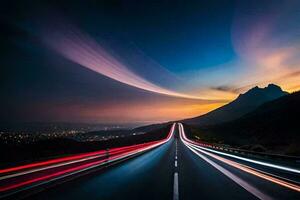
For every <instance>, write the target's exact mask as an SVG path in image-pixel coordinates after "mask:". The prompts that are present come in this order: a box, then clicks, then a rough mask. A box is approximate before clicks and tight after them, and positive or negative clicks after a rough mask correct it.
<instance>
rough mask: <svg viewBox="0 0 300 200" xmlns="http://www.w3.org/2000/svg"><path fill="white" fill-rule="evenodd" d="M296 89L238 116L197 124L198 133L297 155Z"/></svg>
mask: <svg viewBox="0 0 300 200" xmlns="http://www.w3.org/2000/svg"><path fill="white" fill-rule="evenodd" d="M299 116H300V91H298V92H295V93H292V94H289V95H285V96H283V97H281V98H278V99H276V100H273V101H269V102H267V103H264V104H262V105H261V106H259V107H258V108H257V109H255V110H254V111H252V112H250V113H248V114H246V115H244V116H242V117H240V118H239V119H236V120H233V121H230V122H226V123H222V124H217V125H212V126H206V127H201V128H200V129H198V133H201V134H202V135H201V134H200V135H198V137H202V138H205V137H206V136H208V135H209V137H211V138H214V139H216V140H218V141H223V143H226V144H233V145H236V146H243V145H247V146H249V147H251V146H252V147H253V146H254V145H261V146H262V147H264V148H266V149H268V150H273V151H274V152H279V153H286V154H293V155H298V156H299V155H300V149H299V148H298V147H299V146H300V126H299V124H298V123H299Z"/></svg>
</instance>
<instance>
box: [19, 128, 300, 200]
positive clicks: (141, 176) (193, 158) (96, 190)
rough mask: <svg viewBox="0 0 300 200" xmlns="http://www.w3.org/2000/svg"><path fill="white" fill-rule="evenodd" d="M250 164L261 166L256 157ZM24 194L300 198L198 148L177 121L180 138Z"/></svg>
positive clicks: (46, 196)
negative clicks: (187, 139)
mask: <svg viewBox="0 0 300 200" xmlns="http://www.w3.org/2000/svg"><path fill="white" fill-rule="evenodd" d="M201 156H202V157H201ZM227 159H228V158H227ZM234 161H235V162H236V160H234ZM249 166H251V167H256V166H255V165H253V164H251V163H250V164H249ZM295 184H296V185H297V183H295V182H294V185H295ZM23 197H24V198H25V199H41V200H45V199H51V200H52V199H88V200H93V199H97V200H98V199H103V200H106V199H107V200H110V199H130V200H133V199H137V200H141V199H143V200H144V199H149V200H150V199H151V200H153V199H164V200H166V199H174V200H176V199H184V200H186V199H230V200H231V199H243V200H244V199H300V192H299V191H296V190H295V189H290V188H287V187H285V186H282V185H279V184H277V183H274V182H271V181H269V180H266V179H264V178H261V177H258V176H256V175H253V174H250V173H246V172H245V171H242V170H240V169H237V168H235V167H233V166H230V165H227V164H226V163H224V162H221V161H220V160H218V159H216V158H213V157H211V156H209V155H207V154H203V153H201V152H200V151H195V150H194V151H192V150H191V149H189V148H188V147H187V145H186V143H184V142H183V141H182V138H181V137H179V129H178V126H177V127H176V130H175V137H174V138H172V139H171V140H170V141H168V142H167V143H166V144H164V145H162V146H159V147H157V148H155V149H153V150H151V151H149V152H146V153H144V154H142V155H140V156H138V157H135V158H131V159H129V160H127V161H123V162H121V163H119V164H117V165H114V166H110V167H107V168H105V169H101V170H99V171H97V172H93V173H90V174H88V175H85V176H82V177H80V178H77V179H75V180H72V181H67V182H65V183H62V184H59V185H56V186H53V187H50V188H46V189H44V190H42V191H39V192H37V193H33V194H30V195H28V196H26V197H25V196H23Z"/></svg>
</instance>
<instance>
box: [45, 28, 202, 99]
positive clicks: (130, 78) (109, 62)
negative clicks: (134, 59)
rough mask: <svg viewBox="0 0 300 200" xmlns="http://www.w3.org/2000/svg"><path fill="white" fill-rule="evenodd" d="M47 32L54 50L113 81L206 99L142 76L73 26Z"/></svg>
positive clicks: (170, 94) (49, 43)
mask: <svg viewBox="0 0 300 200" xmlns="http://www.w3.org/2000/svg"><path fill="white" fill-rule="evenodd" d="M49 32H50V31H47V33H45V34H44V40H45V42H46V44H48V45H49V46H50V47H51V48H53V49H54V50H56V51H57V52H58V53H59V54H61V55H62V56H64V57H65V58H67V59H69V60H71V61H73V62H74V63H77V64H79V65H81V66H83V67H86V68H88V69H90V70H92V71H94V72H97V73H99V74H102V75H104V76H107V77H109V78H112V79H114V80H116V81H119V82H121V83H124V84H127V85H130V86H133V87H136V88H139V89H143V90H146V91H150V92H154V93H158V94H163V95H168V96H175V97H181V98H188V99H200V100H201V99H202V98H201V97H200V96H194V95H189V94H184V93H180V92H177V91H173V90H170V89H167V88H164V87H161V86H159V85H157V84H155V83H153V82H150V81H148V80H146V79H145V78H143V77H141V76H139V75H138V74H137V73H135V72H134V70H131V69H130V66H127V65H126V64H125V63H122V62H121V61H120V60H118V59H117V58H115V57H114V56H113V55H111V54H110V53H108V51H106V50H105V49H104V48H103V47H102V46H101V45H100V44H99V43H98V42H97V41H96V40H94V39H93V38H92V37H90V36H89V35H88V34H84V33H82V32H81V31H79V30H78V29H76V28H74V27H73V26H68V27H67V28H63V29H59V28H58V29H57V28H56V31H51V32H50V33H49Z"/></svg>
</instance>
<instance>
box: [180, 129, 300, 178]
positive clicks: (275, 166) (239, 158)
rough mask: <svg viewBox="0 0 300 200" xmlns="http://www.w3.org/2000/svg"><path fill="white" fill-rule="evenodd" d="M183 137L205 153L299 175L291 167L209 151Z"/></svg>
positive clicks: (299, 171) (298, 171)
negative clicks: (208, 152)
mask: <svg viewBox="0 0 300 200" xmlns="http://www.w3.org/2000/svg"><path fill="white" fill-rule="evenodd" d="M181 126H182V125H181ZM182 129H183V127H182ZM183 137H184V139H185V140H186V141H188V142H190V144H191V145H193V146H195V147H197V148H200V149H203V150H205V151H210V152H212V153H216V154H219V155H223V156H228V157H231V158H235V159H238V160H243V161H247V162H250V163H254V164H258V165H262V166H266V167H271V168H275V169H280V170H283V171H288V172H293V173H297V174H300V170H299V169H294V168H291V167H286V166H281V165H275V164H272V163H267V162H263V161H258V160H253V159H250V158H244V157H241V156H237V155H232V154H229V153H225V152H221V151H216V150H213V149H210V148H206V147H202V146H199V145H197V143H195V142H193V141H191V140H189V139H188V138H187V137H186V136H185V135H183Z"/></svg>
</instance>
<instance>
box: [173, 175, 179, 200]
mask: <svg viewBox="0 0 300 200" xmlns="http://www.w3.org/2000/svg"><path fill="white" fill-rule="evenodd" d="M173 200H179V190H178V173H177V172H175V173H174V185H173Z"/></svg>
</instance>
